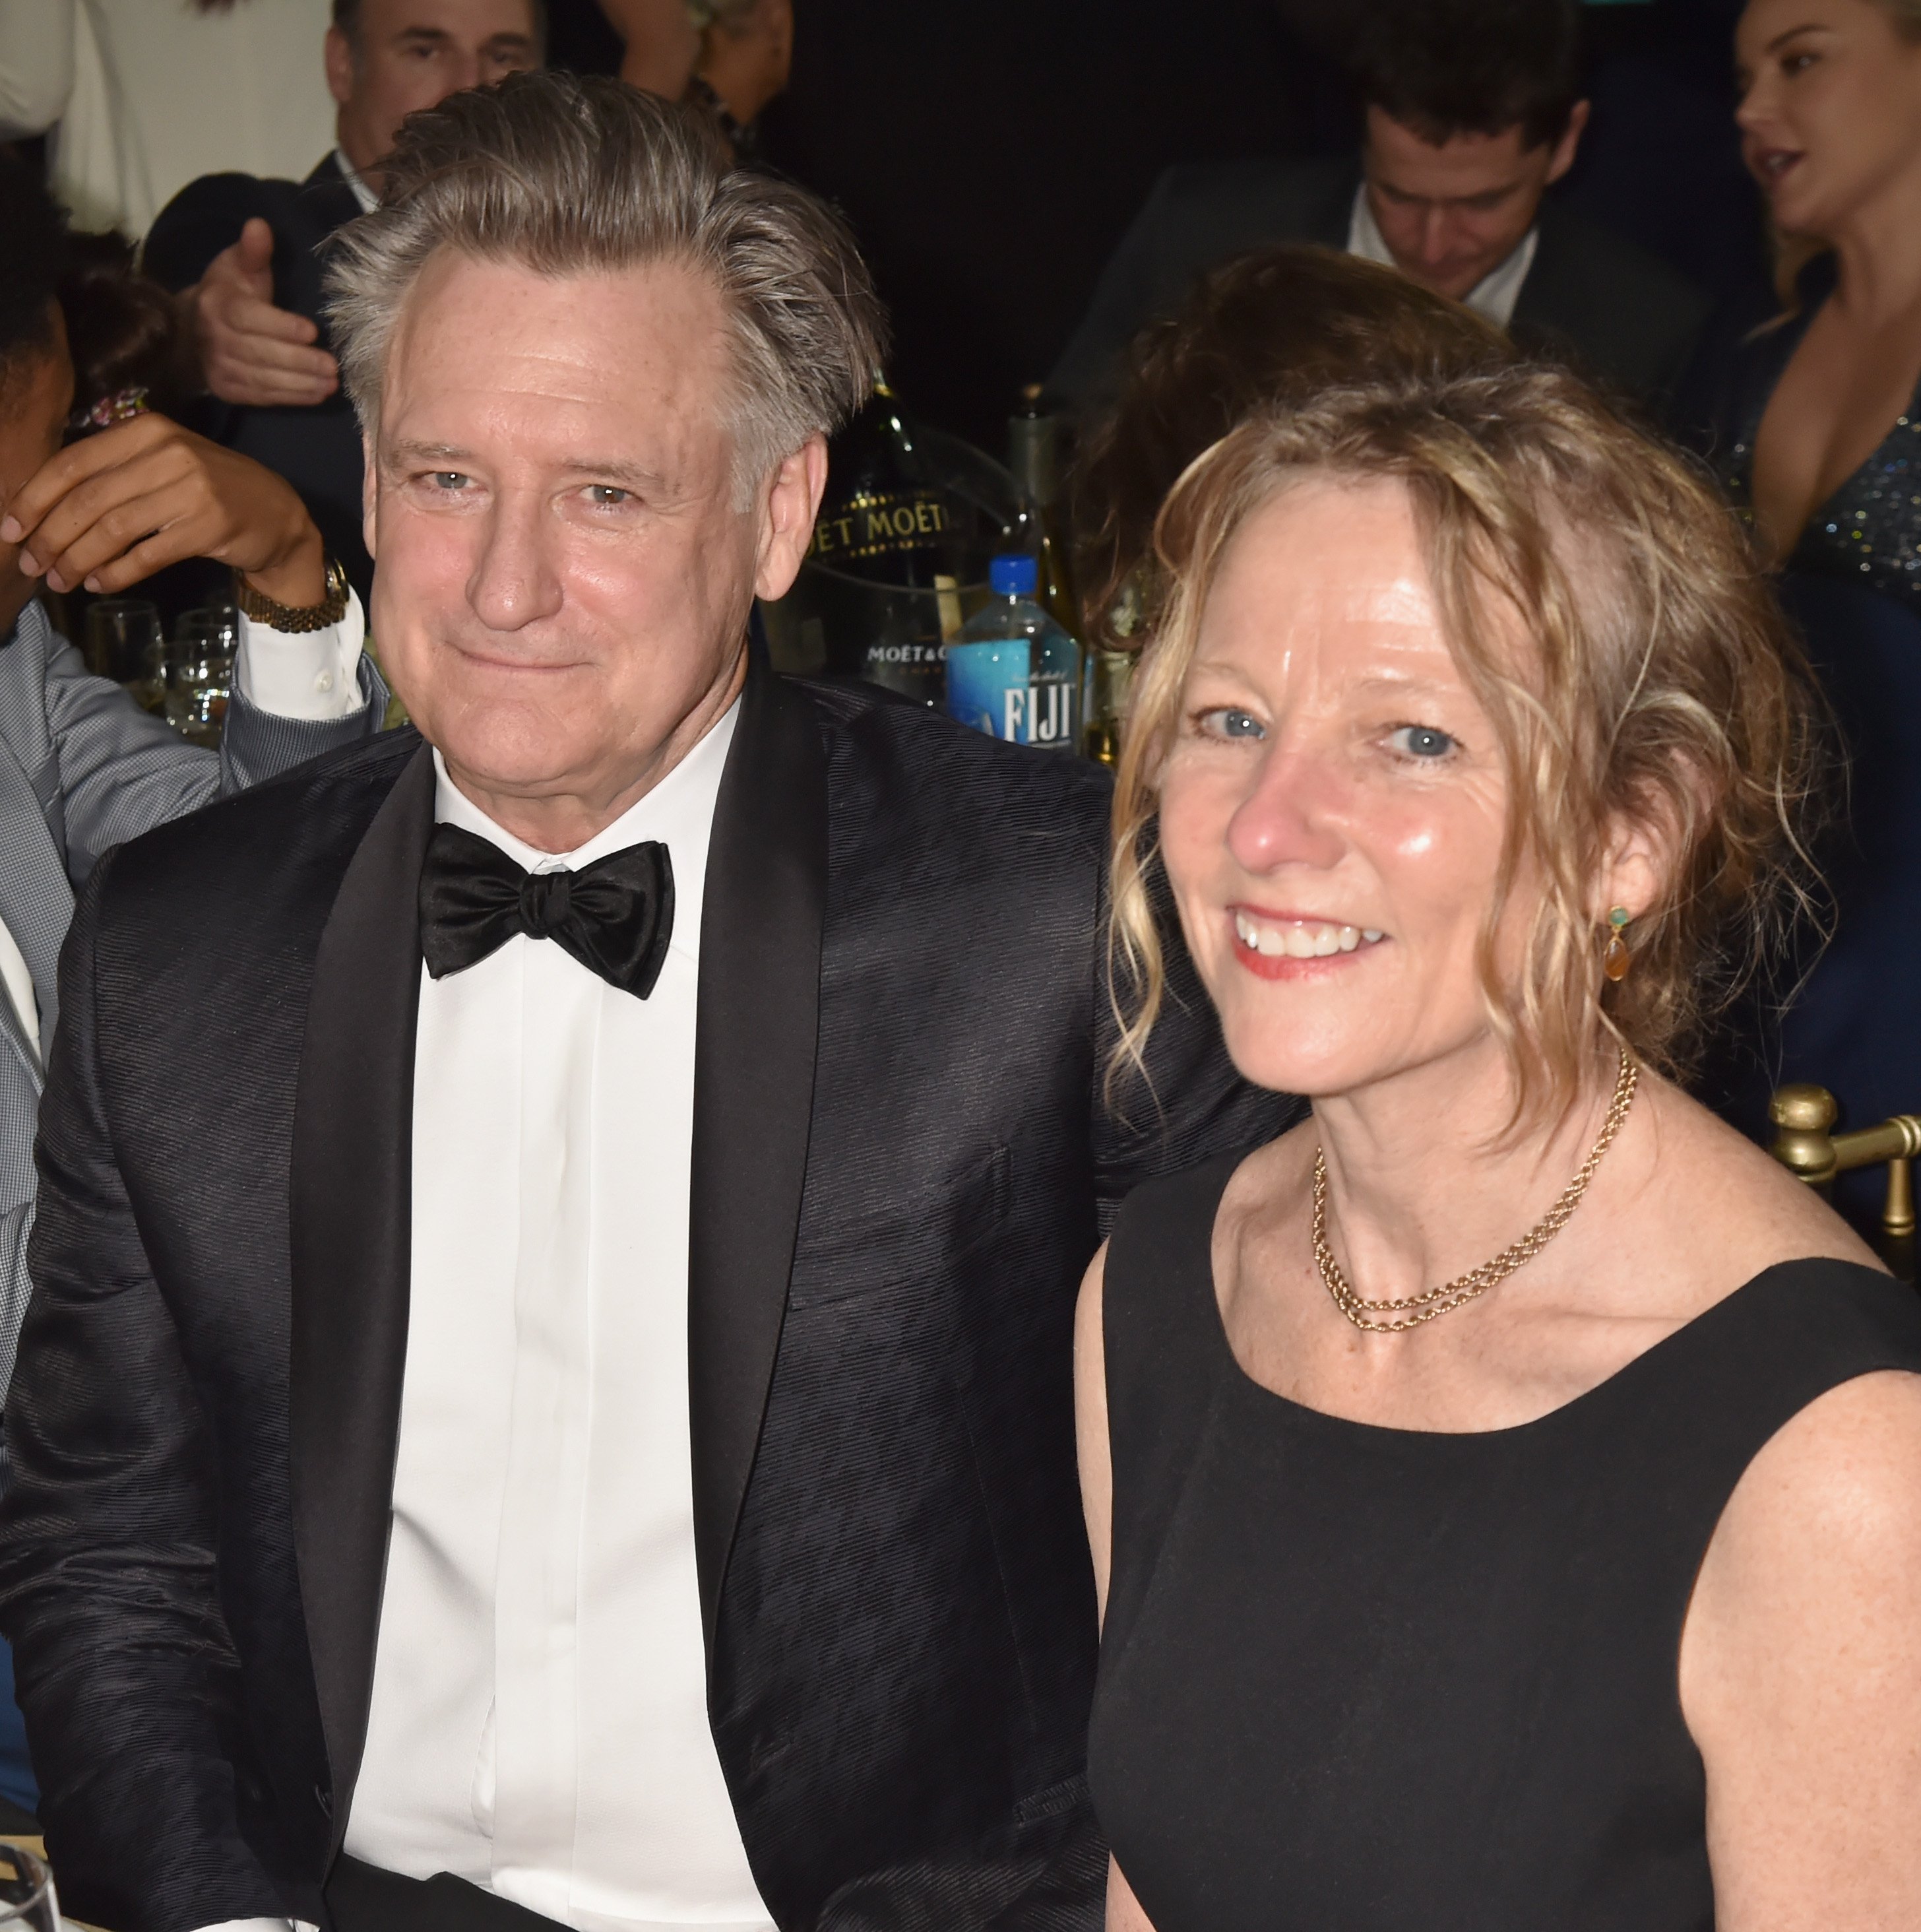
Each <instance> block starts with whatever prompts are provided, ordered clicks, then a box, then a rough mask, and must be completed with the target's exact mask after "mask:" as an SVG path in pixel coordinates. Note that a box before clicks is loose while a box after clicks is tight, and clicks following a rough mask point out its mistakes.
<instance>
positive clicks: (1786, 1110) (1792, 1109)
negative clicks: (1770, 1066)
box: [1767, 1082, 1921, 1281]
mask: <svg viewBox="0 0 1921 1932" xmlns="http://www.w3.org/2000/svg"><path fill="white" fill-rule="evenodd" d="M1840 1111H1841V1110H1840V1109H1839V1107H1838V1106H1836V1103H1835V1098H1834V1096H1833V1094H1830V1092H1829V1091H1827V1088H1825V1087H1816V1086H1813V1085H1806V1084H1803V1083H1801V1082H1797V1083H1795V1084H1794V1085H1791V1086H1788V1087H1779V1088H1776V1090H1775V1094H1774V1098H1773V1100H1771V1101H1770V1102H1769V1103H1768V1109H1767V1113H1768V1118H1769V1119H1770V1121H1773V1123H1774V1142H1773V1145H1772V1146H1771V1147H1770V1149H1769V1152H1770V1153H1771V1154H1773V1156H1774V1157H1775V1159H1776V1160H1778V1161H1779V1162H1780V1163H1781V1164H1782V1166H1783V1167H1785V1168H1786V1169H1788V1172H1790V1173H1791V1174H1797V1175H1800V1178H1802V1179H1803V1181H1806V1183H1807V1184H1808V1185H1809V1187H1822V1188H1825V1187H1827V1186H1828V1185H1829V1184H1830V1183H1831V1182H1832V1181H1833V1179H1834V1178H1835V1176H1836V1175H1838V1174H1848V1173H1851V1172H1853V1171H1854V1169H1857V1168H1862V1167H1875V1166H1879V1165H1880V1164H1881V1163H1883V1162H1886V1163H1887V1171H1888V1183H1887V1196H1886V1198H1885V1199H1884V1202H1883V1204H1882V1207H1881V1228H1880V1235H1879V1238H1878V1240H1877V1241H1876V1242H1875V1246H1876V1247H1878V1249H1879V1250H1881V1259H1883V1260H1884V1261H1885V1262H1887V1265H1889V1267H1890V1268H1893V1270H1894V1271H1895V1273H1896V1274H1898V1275H1899V1276H1900V1277H1901V1278H1902V1280H1904V1281H1912V1280H1914V1275H1915V1253H1914V1160H1915V1157H1916V1156H1917V1154H1921V1114H1896V1115H1895V1116H1894V1118H1893V1119H1892V1120H1887V1121H1882V1122H1881V1124H1880V1125H1879V1126H1878V1127H1857V1128H1855V1129H1854V1130H1852V1131H1851V1132H1850V1133H1845V1134H1838V1133H1836V1132H1835V1131H1834V1124H1835V1121H1836V1119H1837V1118H1839V1114H1840Z"/></svg>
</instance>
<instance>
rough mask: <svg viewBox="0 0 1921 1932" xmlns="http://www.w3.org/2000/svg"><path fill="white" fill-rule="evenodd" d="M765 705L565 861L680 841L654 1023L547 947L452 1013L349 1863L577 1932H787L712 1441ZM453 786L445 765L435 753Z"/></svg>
mask: <svg viewBox="0 0 1921 1932" xmlns="http://www.w3.org/2000/svg"><path fill="white" fill-rule="evenodd" d="M738 709H739V707H738V706H736V707H734V709H732V710H730V711H729V712H728V713H727V715H726V717H725V718H723V719H722V721H721V722H720V723H719V724H718V725H716V726H715V728H714V729H713V730H712V731H710V732H709V733H708V735H707V736H706V738H705V739H703V740H702V741H701V742H700V744H699V745H697V747H696V748H694V751H693V752H692V753H691V754H690V755H689V756H688V757H687V758H686V759H685V760H683V761H682V763H680V764H679V765H678V766H676V767H675V769H673V771H671V772H669V773H668V774H667V776H666V777H665V778H664V779H662V780H661V782H660V783H659V784H658V785H656V786H655V787H654V789H653V790H651V791H650V792H649V793H647V794H646V796H644V797H643V798H642V799H640V801H639V802H638V803H637V804H636V805H634V806H633V807H631V808H630V809H629V810H628V811H626V812H625V813H624V814H622V816H621V817H619V819H618V820H616V821H615V823H613V824H612V825H610V826H608V827H607V829H605V830H604V831H603V832H601V833H600V834H599V835H598V836H596V837H595V838H593V839H592V840H591V841H589V843H588V844H586V845H584V846H583V847H581V848H580V850H578V851H577V852H574V853H568V854H567V855H566V856H565V858H563V859H555V858H553V857H551V856H548V855H547V854H544V853H540V852H538V851H535V850H533V849H532V848H531V847H528V846H526V845H524V844H522V843H521V842H520V841H519V840H518V839H517V838H514V837H513V836H512V835H511V834H509V833H508V832H504V831H502V829H500V828H499V826H496V825H494V824H493V823H492V822H491V821H490V820H489V819H488V818H487V817H486V816H485V815H484V814H483V813H481V811H480V810H479V809H478V808H477V807H476V806H475V805H473V804H472V802H471V801H469V799H467V798H466V797H465V796H463V794H462V793H460V791H459V790H457V789H456V788H455V787H454V785H453V784H451V783H450V782H449V781H448V777H447V775H446V770H445V766H439V768H438V769H439V788H438V800H439V802H438V806H437V810H438V812H439V816H440V817H442V819H444V820H451V822H452V823H454V824H457V825H460V826H463V827H465V828H466V829H467V830H469V831H470V832H475V833H477V834H478V835H479V836H481V837H482V838H486V839H488V840H490V841H492V843H493V844H496V845H497V846H499V847H500V848H501V849H502V850H504V851H505V852H506V853H508V854H509V855H510V856H511V857H513V858H514V859H515V860H516V861H517V862H519V863H520V864H521V865H524V866H526V868H528V869H529V871H539V870H549V871H551V870H553V869H556V868H558V867H559V866H562V865H571V866H576V867H578V866H583V865H589V864H591V863H592V862H593V861H594V860H595V859H598V858H601V857H604V856H606V855H607V853H611V852H615V851H618V850H621V849H622V847H625V846H628V845H631V844H636V843H637V842H639V841H642V840H645V839H649V838H658V839H660V840H661V841H664V843H665V844H666V845H667V849H668V853H669V857H670V861H671V862H672V865H673V879H674V895H675V911H674V921H673V937H672V939H671V941H670V944H669V947H668V949H667V957H666V962H665V964H664V966H663V967H662V969H661V976H660V979H659V981H658V983H657V984H656V986H655V988H654V990H653V992H652V994H651V995H650V996H649V998H647V999H646V1000H644V1001H642V1000H637V999H636V998H634V997H633V996H632V995H631V994H628V993H625V992H620V991H619V990H617V989H615V988H613V987H611V986H608V985H607V983H605V982H604V981H603V980H600V979H599V978H598V977H596V976H595V974H592V973H591V972H589V971H588V970H587V969H586V968H585V967H583V966H582V965H579V964H578V963H577V962H576V961H575V960H574V959H572V958H571V956H569V955H568V954H567V953H565V952H563V951H562V950H561V948H560V947H558V946H556V945H555V944H553V942H552V941H545V940H532V939H529V938H526V937H524V936H522V937H519V938H514V939H512V940H510V941H508V944H506V945H505V947H502V949H501V950H499V952H497V953H494V954H493V955H492V956H490V958H488V959H485V960H484V961H482V962H481V963H480V964H479V965H476V966H474V967H472V968H469V969H468V970H467V971H465V972H463V973H457V974H450V975H448V977H446V978H445V979H444V980H439V981H437V982H436V981H435V980H430V979H429V978H427V977H426V976H425V972H424V969H423V973H422V979H421V1003H420V1021H419V1029H418V1034H417V1035H416V1039H415V1060H414V1118H413V1235H412V1288H411V1295H410V1301H409V1319H408V1329H407V1358H406V1379H405V1384H404V1388H403V1394H402V1397H401V1404H400V1447H399V1454H398V1458H397V1468H396V1471H395V1475H394V1525H393V1536H392V1542H391V1548H390V1552H389V1555H388V1565H387V1576H386V1584H385V1593H384V1595H383V1597H382V1603H381V1614H380V1625H379V1641H378V1645H377V1648H376V1653H375V1661H374V1672H373V1698H372V1706H371V1712H370V1718H369V1721H368V1727H367V1748H366V1751H365V1754H364V1757H363V1759H362V1761H361V1769H360V1774H359V1777H358V1781H357V1782H356V1784H355V1793H354V1799H353V1809H352V1815H351V1816H350V1817H349V1820H348V1823H347V1831H346V1849H347V1850H348V1851H349V1852H351V1853H352V1855H354V1856H355V1857H356V1858H363V1859H364V1860H366V1861H367V1862H369V1863H370V1864H375V1865H379V1866H381V1867H385V1869H387V1870H392V1871H398V1872H403V1873H407V1874H408V1875H409V1876H414V1877H419V1878H426V1877H429V1876H432V1875H433V1873H436V1872H439V1871H451V1872H453V1873H456V1874H457V1875H458V1876H461V1877H463V1878H466V1879H472V1880H473V1881H474V1882H476V1883H478V1884H480V1885H484V1886H487V1887H488V1888H490V1889H492V1890H493V1891H496V1892H497V1893H499V1894H501V1895H502V1896H503V1897H508V1898H511V1899H512V1900H515V1901H516V1902H517V1903H520V1904H522V1905H524V1906H528V1907H529V1908H530V1909H532V1910H534V1911H536V1912H542V1913H544V1914H545V1915H547V1917H549V1918H554V1919H557V1920H559V1921H560V1922H561V1923H562V1924H565V1925H570V1926H573V1927H577V1928H580V1932H655V1928H661V1932H665V1928H680V1927H687V1926H694V1925H699V1926H712V1927H742V1928H746V1927H752V1928H755V1932H760V1928H768V1932H771V1927H772V1919H771V1918H770V1916H769V1913H768V1912H767V1909H766V1906H765V1905H764V1904H763V1903H762V1901H761V1900H760V1895H759V1893H758V1891H757V1889H756V1888H755V1885H754V1879H753V1876H752V1874H751V1872H750V1871H749V1870H748V1862H747V1855H746V1852H745V1849H744V1848H743V1846H742V1842H741V1835H740V1830H739V1826H738V1824H737V1823H736V1820H735V1817H734V1813H733V1806H732V1804H731V1802H730V1800H729V1798H728V1796H727V1787H726V1784H725V1783H724V1780H723V1778H722V1776H721V1765H720V1758H719V1754H718V1751H716V1749H715V1744H714V1740H713V1735H712V1730H711V1729H710V1728H709V1721H708V1715H707V1698H706V1657H705V1650H704V1646H703V1640H702V1633H701V1624H700V1595H699V1590H698V1586H697V1578H696V1574H695V1568H694V1505H693V1478H692V1464H691V1446H690V1437H689V1430H690V1424H689V1418H688V1365H687V1294H688V1274H687V1267H688V1190H689V1186H690V1181H691V1165H692V1144H693V1124H694V1016H695V1010H696V1006H697V995H698V986H699V967H700V912H701V898H702V892H703V885H704V883H705V878H706V865H707V845H708V839H709V832H710V831H711V829H712V820H713V814H714V807H715V799H716V797H717V796H718V791H719V787H720V781H721V769H722V767H723V766H724V763H725V762H726V759H727V748H728V746H729V745H730V742H732V739H733V729H734V721H735V717H736V712H737V711H738ZM436 756H437V754H436Z"/></svg>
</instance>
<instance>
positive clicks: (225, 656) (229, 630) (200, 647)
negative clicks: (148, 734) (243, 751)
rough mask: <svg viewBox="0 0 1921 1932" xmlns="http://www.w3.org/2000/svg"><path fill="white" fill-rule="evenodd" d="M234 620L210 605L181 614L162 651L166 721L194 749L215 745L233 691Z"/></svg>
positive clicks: (235, 630) (236, 623)
mask: <svg viewBox="0 0 1921 1932" xmlns="http://www.w3.org/2000/svg"><path fill="white" fill-rule="evenodd" d="M237 645H238V619H236V618H235V615H234V613H232V611H231V610H223V609H220V607H217V606H216V607H211V608H208V609H205V610H187V611H183V612H182V613H181V615H180V617H179V618H178V620H177V621H176V622H175V625H174V634H173V641H172V643H170V644H169V645H168V646H167V647H166V718H167V722H168V723H169V724H171V725H172V727H174V729H175V730H177V731H178V732H179V733H180V734H181V736H182V737H184V738H187V739H191V740H192V741H193V742H194V743H195V744H196V745H217V744H218V743H219V742H220V727H221V725H222V724H223V721H225V719H226V706H227V699H228V697H229V694H230V693H231V692H232V688H233V659H234V652H235V649H236V647H237Z"/></svg>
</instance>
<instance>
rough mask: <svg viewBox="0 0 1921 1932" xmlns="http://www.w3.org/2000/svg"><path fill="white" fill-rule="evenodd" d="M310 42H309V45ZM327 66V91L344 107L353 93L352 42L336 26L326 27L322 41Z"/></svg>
mask: <svg viewBox="0 0 1921 1932" xmlns="http://www.w3.org/2000/svg"><path fill="white" fill-rule="evenodd" d="M311 44H312V43H311V42H310V43H309V45H311ZM322 45H323V47H324V49H325V56H324V57H325V62H326V68H327V92H328V93H329V94H331V95H332V96H333V97H334V101H335V102H336V103H337V104H338V105H339V106H340V107H345V106H346V104H347V102H348V101H349V98H351V97H352V94H353V70H354V58H353V43H352V41H350V40H349V39H348V38H347V37H346V34H343V33H342V32H341V31H340V28H337V27H329V28H328V29H327V37H326V40H325V41H324V42H323V43H322Z"/></svg>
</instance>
